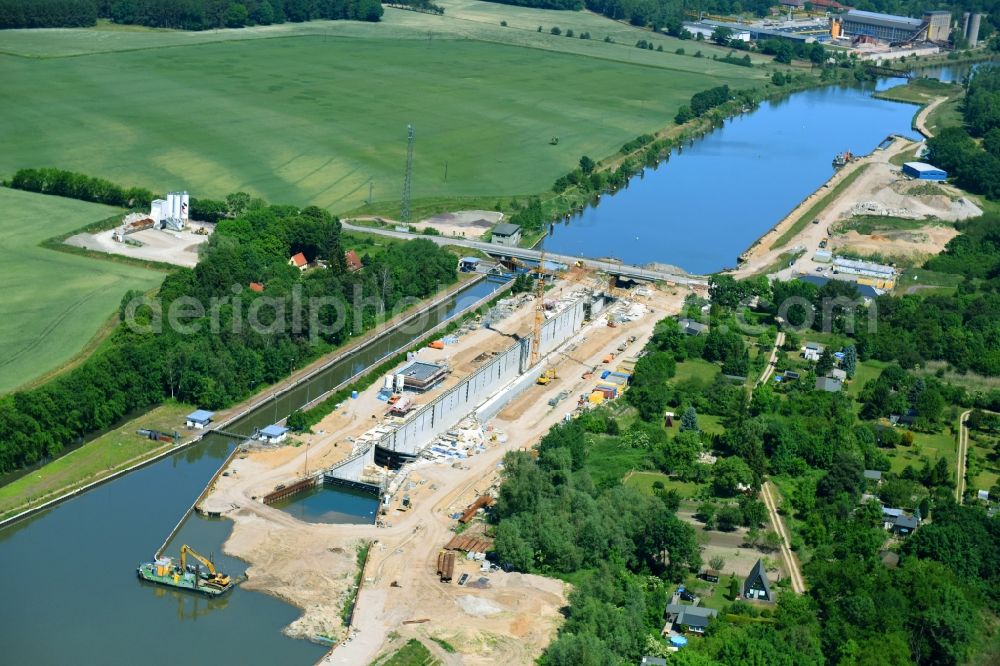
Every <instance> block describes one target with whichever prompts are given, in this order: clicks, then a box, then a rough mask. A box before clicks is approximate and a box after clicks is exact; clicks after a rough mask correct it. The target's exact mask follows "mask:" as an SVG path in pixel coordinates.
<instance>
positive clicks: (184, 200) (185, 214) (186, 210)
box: [181, 192, 191, 222]
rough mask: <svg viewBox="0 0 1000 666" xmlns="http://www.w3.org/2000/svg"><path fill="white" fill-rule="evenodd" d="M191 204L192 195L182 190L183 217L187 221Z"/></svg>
mask: <svg viewBox="0 0 1000 666" xmlns="http://www.w3.org/2000/svg"><path fill="white" fill-rule="evenodd" d="M190 204H191V197H189V196H188V193H187V192H181V219H182V220H184V221H185V222H187V220H188V215H189V214H190V210H189V208H190Z"/></svg>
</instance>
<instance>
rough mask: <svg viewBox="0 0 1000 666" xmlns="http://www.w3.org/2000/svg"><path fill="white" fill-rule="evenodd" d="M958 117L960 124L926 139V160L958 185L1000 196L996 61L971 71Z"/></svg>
mask: <svg viewBox="0 0 1000 666" xmlns="http://www.w3.org/2000/svg"><path fill="white" fill-rule="evenodd" d="M962 118H963V120H964V121H965V126H964V127H948V128H945V129H943V130H941V132H939V133H938V134H937V135H936V136H935V137H933V138H931V139H929V140H928V141H927V148H928V156H927V157H928V160H930V161H931V162H932V163H934V164H935V165H937V166H939V167H941V168H942V169H945V170H946V171H948V172H949V175H951V176H952V177H953V178H954V179H955V182H956V183H957V184H958V185H959V186H960V187H962V188H964V189H967V190H969V191H970V192H974V193H976V194H984V195H986V196H987V197H989V198H990V199H1000V65H995V64H993V65H984V66H983V67H980V68H979V69H977V70H976V72H975V74H973V76H972V79H971V80H970V81H969V87H968V91H967V92H966V95H965V99H964V100H963V102H962ZM977 139H978V141H977Z"/></svg>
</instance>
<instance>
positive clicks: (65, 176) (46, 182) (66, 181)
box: [10, 169, 153, 208]
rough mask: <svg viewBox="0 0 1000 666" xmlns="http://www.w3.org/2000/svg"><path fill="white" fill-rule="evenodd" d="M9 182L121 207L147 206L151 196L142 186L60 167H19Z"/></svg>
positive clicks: (18, 187) (16, 185)
mask: <svg viewBox="0 0 1000 666" xmlns="http://www.w3.org/2000/svg"><path fill="white" fill-rule="evenodd" d="M10 186H11V187H13V188H14V189H18V190H27V191H28V192H38V193H40V194H52V195H55V196H59V197H67V198H70V199H80V200H82V201H92V202H94V203H101V204H106V205H108V206H119V207H121V208H149V204H150V202H152V200H153V193H152V192H150V191H149V190H147V189H145V188H141V187H130V188H123V187H121V186H120V185H116V184H115V183H112V182H111V181H108V180H104V179H103V178H94V177H92V176H86V175H84V174H82V173H76V172H73V171H65V170H63V169H20V170H18V172H17V173H15V174H14V177H13V178H11V181H10Z"/></svg>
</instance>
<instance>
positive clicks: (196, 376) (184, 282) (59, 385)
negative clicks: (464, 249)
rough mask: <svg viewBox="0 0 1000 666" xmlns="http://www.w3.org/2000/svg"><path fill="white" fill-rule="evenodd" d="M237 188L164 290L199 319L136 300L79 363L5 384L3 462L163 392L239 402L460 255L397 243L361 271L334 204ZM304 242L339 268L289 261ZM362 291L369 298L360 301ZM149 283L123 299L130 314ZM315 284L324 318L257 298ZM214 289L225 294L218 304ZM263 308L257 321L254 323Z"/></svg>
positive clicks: (312, 291) (166, 299)
mask: <svg viewBox="0 0 1000 666" xmlns="http://www.w3.org/2000/svg"><path fill="white" fill-rule="evenodd" d="M228 201H229V203H230V204H231V205H232V206H233V212H234V215H235V216H234V217H227V218H224V219H222V220H221V221H220V222H219V224H218V225H217V227H216V230H215V233H214V234H213V235H212V236H211V237H210V239H209V241H208V243H207V244H206V245H205V250H204V253H203V255H202V256H201V258H200V260H199V262H198V264H197V265H196V266H195V267H194V268H192V269H189V268H181V269H177V270H176V271H174V272H172V273H170V274H169V275H168V276H167V277H166V278H165V279H164V281H163V284H162V285H161V286H160V288H159V290H158V291H157V293H156V295H155V301H156V303H157V304H158V306H159V309H160V310H161V311H162V312H163V313H167V312H169V311H170V310H171V308H172V307H174V308H175V309H177V308H180V311H184V312H188V314H187V315H185V316H182V317H181V323H182V324H183V326H184V327H186V328H191V329H194V330H193V331H186V332H185V331H182V330H179V329H175V328H173V327H171V326H167V325H164V326H163V327H162V330H155V328H154V327H152V324H153V323H154V322H155V320H156V316H157V315H156V313H157V308H156V307H155V305H150V306H149V307H147V306H142V307H139V308H138V309H134V311H133V312H132V313H131V314H133V315H134V323H136V324H138V326H129V325H126V324H125V323H124V321H123V323H121V324H120V325H119V326H118V327H117V329H116V330H115V331H114V333H113V334H112V336H111V338H110V339H109V342H108V343H107V344H106V345H105V346H103V347H102V348H101V349H100V350H99V351H98V352H97V353H95V354H94V355H93V356H91V357H90V358H89V359H88V360H87V361H86V362H85V363H83V364H82V365H81V366H79V367H77V368H75V369H73V370H71V371H69V372H67V373H65V374H63V375H60V376H58V377H57V378H55V379H53V380H52V381H49V382H47V383H46V384H44V385H42V386H40V387H38V388H35V389H31V390H27V391H20V392H16V393H13V394H8V395H5V396H3V397H0V471H4V472H6V471H11V470H16V469H19V468H21V467H24V466H26V465H31V464H33V463H36V462H38V461H40V460H44V459H46V458H51V457H53V456H56V455H58V454H59V452H60V451H62V450H63V449H64V448H65V447H66V446H69V445H71V444H73V443H75V442H78V441H80V440H81V438H83V437H86V436H88V435H90V434H93V433H96V432H100V431H102V430H105V429H107V428H109V427H112V426H113V425H114V424H116V423H117V422H119V421H120V420H121V419H122V418H124V417H125V416H126V415H128V414H131V413H134V412H136V411H139V410H143V409H147V408H149V407H151V406H153V405H155V404H158V403H160V402H162V401H164V400H166V399H170V398H173V399H176V400H179V401H183V402H188V403H192V404H197V405H199V406H201V407H204V408H207V409H219V408H223V407H226V406H228V405H231V404H233V403H234V402H236V401H238V400H241V399H243V398H246V397H247V396H249V395H251V394H252V393H254V392H256V391H258V390H260V389H261V388H263V387H264V386H266V385H268V384H272V383H274V382H276V381H278V380H280V379H282V378H284V377H286V376H288V374H289V373H290V372H291V371H292V370H293V369H294V368H296V367H301V366H302V365H304V364H305V363H307V362H308V361H310V360H312V359H314V358H316V357H318V356H320V355H322V354H323V353H325V352H327V351H329V350H331V349H334V348H336V347H337V346H339V345H342V344H343V343H345V342H346V341H347V340H348V338H349V337H350V336H351V335H353V334H357V333H358V332H361V331H364V330H366V329H368V328H370V327H372V326H373V325H374V324H375V323H376V321H377V320H378V318H379V316H380V313H381V312H383V311H385V310H389V309H391V308H393V307H394V306H395V305H396V304H398V303H401V302H402V299H404V298H423V297H426V296H429V295H431V294H432V293H434V292H435V291H436V290H437V289H438V288H439V287H441V286H442V285H445V284H448V283H451V282H453V281H454V280H455V279H456V262H455V258H454V257H453V256H452V255H451V254H450V253H449V252H447V251H446V250H443V249H441V248H439V247H438V246H437V245H435V244H434V243H431V242H430V241H427V240H423V239H419V240H413V241H410V242H408V243H405V244H395V245H393V246H391V247H389V248H388V249H387V250H386V251H385V252H384V253H382V254H380V255H378V256H377V257H374V258H371V259H369V260H368V261H367V262H366V263H365V266H364V268H363V270H362V271H359V272H356V273H352V272H349V271H348V270H347V268H346V266H345V261H344V248H343V245H342V242H341V238H340V223H339V221H338V220H337V219H336V218H333V217H332V216H331V215H330V214H329V213H328V212H326V211H324V210H321V209H319V208H316V207H307V208H298V207H295V206H277V205H267V204H266V203H264V202H263V201H260V200H253V199H251V198H250V197H249V196H248V195H245V194H241V195H236V196H233V197H229V198H228ZM297 252H302V253H303V254H304V255H305V256H306V257H307V259H308V260H310V261H316V260H322V261H323V262H325V264H326V265H327V266H328V268H320V269H316V270H311V271H308V272H306V273H300V272H299V270H298V269H297V268H294V267H292V266H289V265H288V258H289V257H290V256H291V255H293V254H295V253H297ZM252 282H254V283H259V284H262V285H264V290H263V292H262V293H257V292H255V291H252V290H251V289H249V285H250V283H252ZM234 290H235V291H234ZM357 293H360V295H361V296H362V297H363V301H361V302H360V303H359V304H358V305H355V295H356V294H357ZM293 294H296V295H295V296H293ZM140 296H141V294H138V293H135V292H130V293H128V294H126V296H125V297H124V298H123V299H122V308H121V312H120V316H121V318H122V319H123V320H124V319H125V317H126V316H127V315H129V314H130V312H129V310H130V308H129V303H130V302H132V301H133V299H135V298H137V297H140ZM312 297H317V298H324V299H328V300H327V301H326V302H325V304H324V305H322V306H321V307H319V308H318V309H317V311H316V312H315V317H313V316H311V313H310V312H305V313H304V314H302V316H301V321H300V324H301V326H299V327H296V326H294V325H293V323H294V322H293V318H294V317H295V315H294V313H289V312H288V311H286V310H284V309H282V310H280V311H279V309H278V308H277V307H272V306H271V305H269V303H272V302H274V301H261V302H257V301H260V299H279V301H278V302H284V303H291V302H293V299H296V298H297V299H299V301H300V302H302V303H308V302H309V299H310V298H312ZM190 299H194V300H195V301H197V302H198V303H201V304H202V305H203V307H204V310H203V311H201V312H197V311H195V312H190V311H189V308H188V307H187V306H186V305H183V304H184V303H186V302H190ZM213 299H215V300H214V302H216V303H218V304H219V305H218V307H217V308H216V311H215V312H214V313H213V312H212V310H211V307H210V304H211V303H212V302H213ZM175 304H176V305H175ZM252 316H255V317H256V318H257V320H258V321H259V322H260V324H261V325H260V326H256V327H254V326H250V325H246V322H249V321H251V317H252ZM165 319H166V317H165V316H164V320H165ZM238 322H242V323H243V324H242V325H241V324H240V323H238ZM338 323H339V324H340V326H339V327H338V326H336V325H335V324H338ZM147 325H148V326H147Z"/></svg>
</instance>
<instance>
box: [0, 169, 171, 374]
mask: <svg viewBox="0 0 1000 666" xmlns="http://www.w3.org/2000/svg"><path fill="white" fill-rule="evenodd" d="M116 212H118V211H117V209H115V208H109V207H107V206H99V205H97V204H91V203H84V202H82V201H74V200H71V199H62V198H59V197H49V196H44V195H41V194H32V193H28V192H19V191H17V190H10V189H7V188H0V282H2V284H3V297H2V298H0V349H2V350H3V353H0V393H2V392H6V391H10V390H12V389H14V388H16V387H18V386H21V385H22V384H25V383H26V382H29V381H31V380H33V379H35V378H37V377H39V376H42V375H44V374H46V373H48V372H51V371H53V370H56V369H57V368H59V367H61V366H62V365H63V364H65V363H66V362H68V361H69V360H70V359H72V358H73V357H74V356H75V355H76V354H77V353H78V352H79V351H80V350H81V349H82V348H83V347H84V346H85V345H86V344H87V341H88V340H90V339H91V338H93V337H94V335H95V334H96V333H97V332H98V330H99V329H100V328H101V325H102V324H103V323H104V322H105V321H107V320H108V319H109V317H111V315H112V314H113V313H114V312H115V310H116V309H117V307H118V304H119V302H120V301H121V297H122V296H123V295H124V294H125V292H126V291H128V290H129V289H141V290H143V291H146V290H148V289H152V288H153V287H155V286H156V285H158V284H159V283H160V282H161V281H162V280H163V273H161V272H158V271H154V270H147V269H144V268H139V267H133V266H128V265H124V264H120V263H115V262H112V261H102V260H98V259H91V258H88V257H82V256H76V255H71V254H65V253H62V252H56V251H54V250H48V249H45V248H41V247H39V246H38V244H39V243H40V242H41V241H43V240H45V239H46V238H50V237H52V236H55V235H58V234H61V233H65V232H67V231H71V230H73V229H77V228H79V227H82V226H84V225H86V224H87V223H89V222H95V221H98V220H102V219H104V218H106V217H109V216H110V215H113V214H114V213H116Z"/></svg>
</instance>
